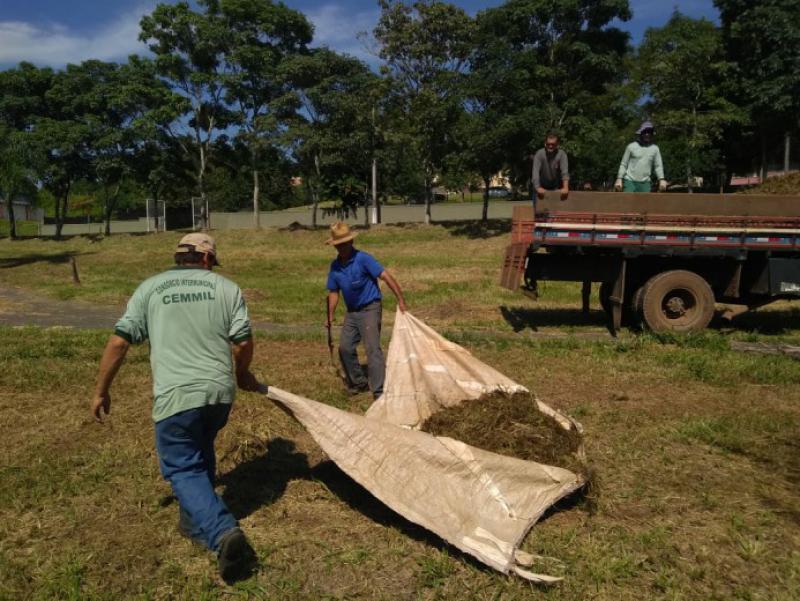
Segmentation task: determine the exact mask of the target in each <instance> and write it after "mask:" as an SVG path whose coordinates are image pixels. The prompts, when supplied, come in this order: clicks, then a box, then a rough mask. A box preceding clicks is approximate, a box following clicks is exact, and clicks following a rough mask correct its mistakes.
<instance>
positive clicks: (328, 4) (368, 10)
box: [0, 0, 717, 68]
mask: <svg viewBox="0 0 800 601" xmlns="http://www.w3.org/2000/svg"><path fill="white" fill-rule="evenodd" d="M284 2H285V4H287V5H288V6H290V7H292V8H296V9H298V10H301V11H302V12H304V13H305V14H306V16H307V17H308V18H309V19H310V20H311V21H312V22H313V23H314V26H315V32H316V33H315V36H314V43H315V45H327V46H330V47H331V48H334V49H336V50H339V51H341V52H347V53H349V54H352V55H354V56H358V57H359V58H362V59H365V60H368V61H370V62H372V60H371V57H370V55H369V53H368V52H367V49H366V48H365V47H364V45H363V44H362V42H360V41H359V40H358V39H356V35H357V34H358V32H360V31H371V30H372V28H373V26H374V24H375V21H376V20H377V16H378V7H377V2H375V1H374V0H338V1H337V0H321V1H318V2H314V1H312V0H284ZM500 3H501V0H491V1H489V2H478V1H475V0H461V1H459V2H456V4H458V5H460V6H462V7H464V8H465V9H466V10H467V11H468V12H469V13H471V14H474V13H476V12H478V11H480V10H482V9H484V8H488V7H490V6H496V5H498V4H500ZM630 3H631V7H632V9H633V14H634V16H633V20H632V21H630V22H628V23H624V24H622V27H623V28H624V29H626V30H628V31H630V32H631V35H632V38H633V41H634V42H638V41H639V40H640V39H641V36H642V33H643V32H644V30H645V29H647V28H648V27H653V26H660V25H663V24H664V23H665V22H666V20H667V19H668V18H669V15H670V14H671V13H672V11H673V10H674V9H675V8H677V9H678V10H680V11H681V12H683V13H685V14H687V15H689V16H692V17H706V18H709V19H712V20H716V19H717V11H716V9H715V8H714V6H713V1H712V0H672V1H671V2H670V1H669V0H630ZM156 4H157V2H156V1H155V0H72V1H66V0H0V68H7V67H9V66H13V65H16V64H17V63H19V62H20V61H23V60H27V61H30V62H32V63H35V64H37V65H40V66H44V65H49V66H52V67H62V66H63V65H64V64H66V63H78V62H81V61H83V60H86V59H89V58H97V59H100V60H106V61H122V60H125V58H126V57H127V56H128V55H129V54H133V53H140V54H143V53H145V52H146V48H145V47H144V45H143V44H141V43H140V42H138V41H137V37H138V33H139V25H138V24H139V19H140V18H141V16H142V15H144V14H147V13H149V12H150V11H151V10H152V9H153V7H154V6H155V5H156Z"/></svg>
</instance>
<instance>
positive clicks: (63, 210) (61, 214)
mask: <svg viewBox="0 0 800 601" xmlns="http://www.w3.org/2000/svg"><path fill="white" fill-rule="evenodd" d="M70 187H71V186H70V184H67V185H66V186H65V188H64V189H63V190H61V194H60V195H57V196H56V236H55V237H56V240H61V231H62V230H63V229H64V219H66V217H67V203H68V202H69V191H70Z"/></svg>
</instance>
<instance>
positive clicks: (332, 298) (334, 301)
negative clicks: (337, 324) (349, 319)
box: [325, 290, 339, 327]
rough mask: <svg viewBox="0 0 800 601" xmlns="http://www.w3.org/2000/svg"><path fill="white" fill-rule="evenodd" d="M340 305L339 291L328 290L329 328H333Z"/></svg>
mask: <svg viewBox="0 0 800 601" xmlns="http://www.w3.org/2000/svg"><path fill="white" fill-rule="evenodd" d="M338 304H339V291H338V290H328V321H327V322H326V324H325V325H326V326H327V327H331V324H332V323H333V316H334V315H335V313H336V306H337V305H338Z"/></svg>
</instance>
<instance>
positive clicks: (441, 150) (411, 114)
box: [374, 0, 474, 223]
mask: <svg viewBox="0 0 800 601" xmlns="http://www.w3.org/2000/svg"><path fill="white" fill-rule="evenodd" d="M378 4H379V6H380V8H381V16H380V18H379V20H378V24H377V26H376V27H375V30H374V36H375V39H376V40H377V41H378V43H379V44H380V57H381V58H382V59H383V60H384V61H385V62H386V71H387V73H388V76H389V79H390V83H391V89H392V91H393V94H394V95H395V96H396V97H397V102H396V106H397V107H398V108H399V110H400V112H401V114H402V116H403V119H402V120H396V123H402V124H404V125H405V127H406V128H407V129H408V130H409V133H410V134H411V136H410V138H411V139H412V140H413V141H414V143H415V145H416V146H417V148H416V151H417V154H419V156H420V157H421V158H422V165H421V168H422V171H423V173H424V186H425V222H426V223H430V220H431V201H432V200H433V181H434V177H435V175H436V173H437V171H440V170H441V169H442V167H443V165H444V162H445V158H446V156H447V155H448V153H450V152H452V150H453V145H452V132H453V127H454V125H455V123H456V122H457V120H458V119H459V117H460V115H461V113H462V100H463V99H462V92H463V90H462V85H463V78H464V74H465V73H466V71H467V69H468V59H469V56H470V52H471V49H472V44H473V34H474V22H473V20H472V19H471V18H470V17H469V16H468V15H467V14H466V12H464V10H463V9H461V8H459V7H457V6H454V5H452V4H447V3H444V2H438V1H436V0H417V1H414V2H412V3H410V4H407V3H405V2H403V1H402V0H379V3H378Z"/></svg>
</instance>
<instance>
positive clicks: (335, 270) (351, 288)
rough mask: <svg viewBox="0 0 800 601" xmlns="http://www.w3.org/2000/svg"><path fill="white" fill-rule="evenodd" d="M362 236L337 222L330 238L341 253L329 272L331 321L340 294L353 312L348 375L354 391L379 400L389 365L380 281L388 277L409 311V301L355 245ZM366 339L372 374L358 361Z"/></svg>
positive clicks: (342, 349)
mask: <svg viewBox="0 0 800 601" xmlns="http://www.w3.org/2000/svg"><path fill="white" fill-rule="evenodd" d="M356 236H357V234H356V233H355V232H352V231H351V230H350V227H349V226H348V225H347V224H346V223H342V222H336V223H334V224H332V225H331V237H330V239H328V240H327V241H326V244H330V245H332V246H334V247H335V248H336V253H337V255H338V256H337V257H336V258H335V259H334V260H333V261H332V262H331V267H330V271H329V272H328V284H327V288H328V321H327V327H328V328H330V327H331V324H332V323H333V316H334V313H335V312H336V306H337V305H338V304H339V296H343V297H344V304H345V306H346V307H347V313H346V314H345V317H344V324H343V325H342V334H341V337H340V338H339V357H340V358H341V360H342V366H344V370H345V374H346V375H347V385H348V390H350V392H351V393H353V394H356V393H359V392H366V391H367V390H371V391H372V395H373V396H374V397H375V398H378V397H379V396H380V395H381V394H383V380H384V377H385V375H386V364H385V362H384V360H383V351H382V350H381V313H382V305H381V298H382V297H381V289H380V286H379V285H378V280H379V279H380V280H383V281H384V282H386V285H387V286H389V289H390V290H391V291H392V292H393V293H394V295H395V297H397V307H398V309H400V311H402V312H405V310H406V303H405V300H404V299H403V292H402V291H401V290H400V285H399V284H398V283H397V280H395V279H394V278H393V277H392V276H391V275H390V274H389V273H388V272H387V271H386V270H385V269H384V268H383V266H382V265H381V264H380V263H378V261H376V260H375V258H374V257H373V256H372V255H370V254H368V253H365V252H364V251H363V250H357V249H356V248H355V247H353V239H354V238H355V237H356ZM362 340H363V341H364V348H365V350H366V351H367V373H368V377H365V376H364V370H363V369H361V365H360V364H359V362H358V353H357V351H356V347H357V346H358V343H359V342H361V341H362Z"/></svg>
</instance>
